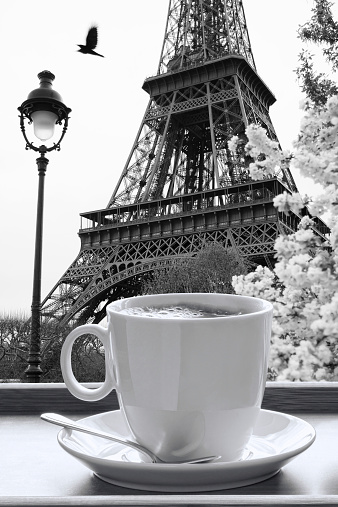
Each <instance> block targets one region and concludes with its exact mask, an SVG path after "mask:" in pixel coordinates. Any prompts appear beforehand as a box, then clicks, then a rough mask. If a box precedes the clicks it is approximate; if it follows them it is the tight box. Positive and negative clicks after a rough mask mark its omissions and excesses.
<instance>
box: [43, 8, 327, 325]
mask: <svg viewBox="0 0 338 507" xmlns="http://www.w3.org/2000/svg"><path fill="white" fill-rule="evenodd" d="M143 89H144V90H145V91H146V92H147V93H148V94H149V96H150V100H149V103H148V106H147V108H146V112H145V115H144V117H143V119H142V122H141V126H140V128H139V131H138V133H137V136H136V140H135V142H134V145H133V146H132V149H131V152H130V155H129V158H128V160H127V163H126V165H125V167H124V169H123V171H122V174H121V177H120V179H119V181H118V183H117V185H116V188H115V190H114V192H113V194H112V196H111V198H110V200H109V202H108V205H107V207H106V208H104V209H101V210H97V211H92V212H87V213H82V214H81V228H80V231H79V235H80V238H81V249H80V252H79V254H78V256H77V258H76V259H75V260H74V262H73V263H72V264H71V266H70V267H69V268H68V269H67V271H66V272H65V274H64V275H63V276H62V277H61V279H60V280H59V281H58V283H57V284H56V285H55V287H54V288H53V289H52V290H51V292H50V293H49V294H48V296H47V297H46V299H45V300H44V302H43V308H42V312H43V315H45V316H50V317H53V318H57V319H59V321H60V322H62V323H66V322H67V321H69V320H76V321H78V322H88V321H92V322H99V321H100V320H101V319H102V318H103V317H104V315H105V306H106V305H107V304H108V303H109V302H110V301H112V300H114V299H117V298H119V297H126V296H130V295H135V294H136V293H137V292H138V290H139V285H140V280H141V279H142V277H143V276H144V274H145V273H147V272H149V271H152V270H154V269H157V268H159V267H160V266H166V265H168V264H170V263H172V262H173V261H174V260H176V259H177V258H179V257H184V256H192V255H194V254H196V253H197V252H198V250H199V249H200V248H201V247H202V246H203V245H204V244H205V243H206V242H208V241H217V242H220V243H222V244H223V245H224V246H225V247H228V246H231V247H233V248H235V249H237V251H238V255H242V256H244V257H247V258H248V259H251V260H252V261H253V262H257V263H260V264H267V265H271V263H272V262H273V255H274V242H275V239H276V237H277V235H278V234H281V233H282V234H283V233H289V232H291V231H293V230H295V229H296V227H297V223H298V222H299V220H300V216H299V215H296V214H293V213H291V214H290V215H289V216H286V215H283V214H281V213H278V212H277V211H276V209H275V208H274V206H273V202H272V201H273V197H274V196H275V195H277V194H279V193H282V192H283V191H287V192H291V191H294V190H296V186H295V183H294V180H293V178H292V175H291V173H290V171H289V169H288V168H287V167H286V168H284V169H283V168H282V169H280V170H279V171H278V172H276V174H275V176H274V177H269V178H266V179H264V180H261V181H252V180H251V179H250V176H249V171H248V165H249V160H248V159H247V157H246V156H245V154H244V152H243V153H239V154H237V155H234V154H233V153H232V152H231V151H230V150H229V148H228V141H229V140H230V139H231V138H232V136H234V135H237V136H239V137H240V138H243V140H244V139H245V129H246V127H247V125H248V124H250V123H255V124H260V125H262V126H263V127H264V128H265V129H266V131H267V134H268V135H269V137H270V138H272V139H274V140H277V136H276V133H275V131H274V128H273V125H272V122H271V119H270V116H269V107H270V106H271V105H272V104H273V103H274V102H275V97H274V95H273V94H272V92H271V91H270V90H269V88H268V87H267V86H266V84H265V83H264V82H263V81H262V79H261V78H260V77H259V75H258V73H257V71H256V66H255V62H254V58H253V54H252V50H251V45H250V39H249V34H248V29H247V24H246V20H245V14H244V9H243V2H242V0H170V2H169V11H168V17H167V24H166V29H165V36H164V41H163V45H162V52H161V57H160V62H159V66H158V70H157V74H156V75H155V76H153V77H151V78H148V79H146V80H145V82H144V84H143ZM316 231H317V233H318V234H321V235H324V234H326V233H328V232H329V231H328V229H327V228H326V226H325V225H324V224H323V223H322V222H320V221H319V220H317V221H316Z"/></svg>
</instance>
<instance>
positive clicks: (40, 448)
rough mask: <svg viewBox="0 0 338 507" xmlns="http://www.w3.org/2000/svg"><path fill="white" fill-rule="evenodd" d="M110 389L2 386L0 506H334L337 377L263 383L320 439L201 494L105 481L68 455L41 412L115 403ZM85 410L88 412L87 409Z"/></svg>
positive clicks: (268, 400)
mask: <svg viewBox="0 0 338 507" xmlns="http://www.w3.org/2000/svg"><path fill="white" fill-rule="evenodd" d="M117 408H118V404H117V400H116V396H115V394H114V393H113V394H112V395H110V396H109V397H107V398H106V399H105V400H102V401H100V402H96V403H91V404H89V403H85V402H81V401H79V400H77V399H75V398H73V397H72V396H71V395H70V394H69V393H68V391H67V389H66V388H65V386H64V385H63V384H37V385H32V384H2V385H0V505H4V506H17V507H20V506H32V505H38V506H46V507H47V506H68V505H86V506H104V505H149V506H150V505H186V506H188V505H247V506H249V505H256V506H259V505H337V506H338V383H330V384H328V383H318V384H315V383H304V384H289V383H285V384H284V383H268V385H267V388H266V394H265V398H264V403H263V408H267V409H270V410H279V411H280V412H287V413H292V414H294V415H296V416H298V417H301V418H303V419H304V420H306V421H308V422H309V423H310V424H312V425H313V426H314V428H315V430H316V433H317V438H316V441H315V442H314V444H313V445H312V446H311V447H310V448H309V449H308V450H306V451H305V452H304V453H303V454H301V455H299V456H298V457H296V458H295V459H294V460H293V461H292V462H291V463H289V464H288V465H286V466H285V467H284V468H283V469H282V470H281V471H280V472H279V473H278V474H277V475H276V476H274V477H272V478H271V479H268V480H266V481H264V482H261V483H258V484H255V485H252V486H247V487H243V488H238V489H230V490H224V491H215V492H210V493H202V494H163V493H153V492H145V491H137V490H131V489H125V488H122V487H118V486H113V485H110V484H107V483H105V482H103V481H101V480H99V479H98V478H96V477H94V476H93V474H92V473H91V472H90V471H89V470H88V469H87V468H85V467H84V466H83V465H81V464H80V463H79V462H78V461H77V460H75V459H74V458H73V457H72V456H70V455H68V454H67V453H65V452H64V451H63V450H62V449H61V447H60V446H59V445H58V443H57V441H56V434H57V432H58V431H59V429H58V428H57V427H55V426H52V425H49V424H47V423H45V422H43V421H42V420H41V419H40V418H39V415H40V414H41V413H42V412H47V411H49V412H51V411H54V412H60V413H64V414H68V415H70V416H72V417H73V418H82V417H85V416H86V415H91V414H93V413H99V412H105V411H108V410H113V409H117ZM89 409H90V410H89Z"/></svg>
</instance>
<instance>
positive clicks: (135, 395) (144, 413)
mask: <svg viewBox="0 0 338 507" xmlns="http://www.w3.org/2000/svg"><path fill="white" fill-rule="evenodd" d="M107 318H108V328H104V327H102V326H100V325H96V324H87V325H84V326H80V327H78V328H76V329H74V330H73V331H72V332H71V333H70V334H69V335H68V336H67V338H66V340H65V342H64V344H63V347H62V352H61V369H62V373H63V377H64V381H65V384H66V386H67V387H68V389H69V391H70V392H71V393H72V394H73V395H74V396H76V397H78V398H80V399H82V400H87V401H95V400H99V399H102V398H103V397H105V396H106V395H107V394H108V393H109V392H110V391H111V390H112V389H116V392H117V396H118V400H119V404H120V408H121V410H122V412H123V414H124V416H125V419H126V421H127V423H128V425H129V427H130V430H131V433H132V435H133V437H134V438H135V440H136V441H137V442H139V443H140V444H142V445H144V446H145V447H147V448H149V449H150V450H151V451H152V452H154V453H155V454H156V455H158V456H159V457H160V458H161V459H162V460H164V461H168V462H177V461H180V460H187V459H195V458H198V457H201V456H210V455H217V456H218V455H221V459H222V461H235V460H239V459H241V457H242V456H243V452H244V450H245V446H246V445H247V443H248V441H249V439H250V437H251V435H252V432H253V428H254V425H255V422H256V420H257V417H258V415H259V411H260V407H261V403H262V398H263V394H264V389H265V382H266V373H267V363H268V353H269V344H270V336H271V321H272V305H271V303H269V302H267V301H264V300H262V299H259V298H252V297H246V296H237V295H229V294H214V293H190V294H162V295H157V294H156V295H147V296H137V297H133V298H127V299H122V300H118V301H115V302H113V303H111V304H109V305H108V307H107ZM88 333H90V334H93V335H95V336H97V337H98V338H99V339H100V340H101V341H102V344H103V346H104V348H105V366H106V378H105V381H104V383H103V384H102V386H101V387H99V388H98V389H87V388H85V387H84V386H82V385H81V384H79V383H78V382H77V381H76V379H75V377H74V374H73V371H72V365H71V351H72V346H73V343H74V341H75V340H76V339H77V338H78V337H80V336H81V335H83V334H88ZM113 429H114V428H112V431H113Z"/></svg>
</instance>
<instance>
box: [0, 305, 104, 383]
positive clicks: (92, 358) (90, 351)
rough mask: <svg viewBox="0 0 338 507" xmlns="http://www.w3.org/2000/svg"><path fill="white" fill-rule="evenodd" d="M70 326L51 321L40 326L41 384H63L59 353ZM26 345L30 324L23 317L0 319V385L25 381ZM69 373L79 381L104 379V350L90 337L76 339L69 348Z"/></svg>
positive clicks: (27, 348)
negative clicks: (71, 351)
mask: <svg viewBox="0 0 338 507" xmlns="http://www.w3.org/2000/svg"><path fill="white" fill-rule="evenodd" d="M71 329H72V327H71V326H69V325H67V326H63V327H61V326H59V325H58V323H57V322H55V321H44V320H43V321H42V325H41V358H42V362H41V369H42V371H43V375H42V377H41V382H63V378H62V374H61V368H60V353H61V347H62V344H63V341H64V339H65V337H66V336H67V335H68V334H69V332H70V331H71ZM29 343H30V321H29V320H28V319H27V317H26V316H25V315H12V316H11V315H3V316H1V317H0V382H9V381H13V380H14V381H21V382H24V381H25V370H26V368H27V366H28V363H27V361H28V355H29ZM72 362H73V370H74V374H75V376H76V378H77V379H78V380H79V381H85V382H99V381H102V380H104V350H103V348H102V344H101V342H99V341H98V340H97V339H96V338H93V337H92V336H91V335H86V336H84V337H82V338H81V340H77V341H76V342H75V344H74V347H73V355H72Z"/></svg>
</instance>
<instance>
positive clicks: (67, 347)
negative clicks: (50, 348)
mask: <svg viewBox="0 0 338 507" xmlns="http://www.w3.org/2000/svg"><path fill="white" fill-rule="evenodd" d="M84 334H93V335H94V336H96V337H97V338H99V340H100V341H101V342H102V344H103V347H104V349H105V366H106V378H105V380H104V383H103V384H102V386H100V387H99V388H97V389H88V388H87V387H84V386H83V385H81V384H80V383H79V382H78V381H77V380H76V378H75V376H74V373H73V368H72V348H73V345H74V342H75V340H76V339H77V338H79V337H80V336H81V335H84ZM110 356H111V353H110V343H109V334H108V330H107V329H106V328H104V327H102V326H99V325H98V324H86V325H84V326H79V327H77V328H75V329H73V331H71V332H70V333H69V335H68V336H67V337H66V339H65V341H64V343H63V345H62V349H61V357H60V363H61V371H62V375H63V379H64V382H65V384H66V386H67V388H68V390H69V392H70V393H71V394H73V395H74V396H75V397H76V398H79V399H80V400H84V401H98V400H101V399H102V398H104V397H105V396H107V394H109V393H110V392H111V391H112V390H113V389H115V388H116V379H115V376H114V373H113V368H112V364H111V363H112V361H113V358H112V357H110ZM109 363H110V366H109Z"/></svg>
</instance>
